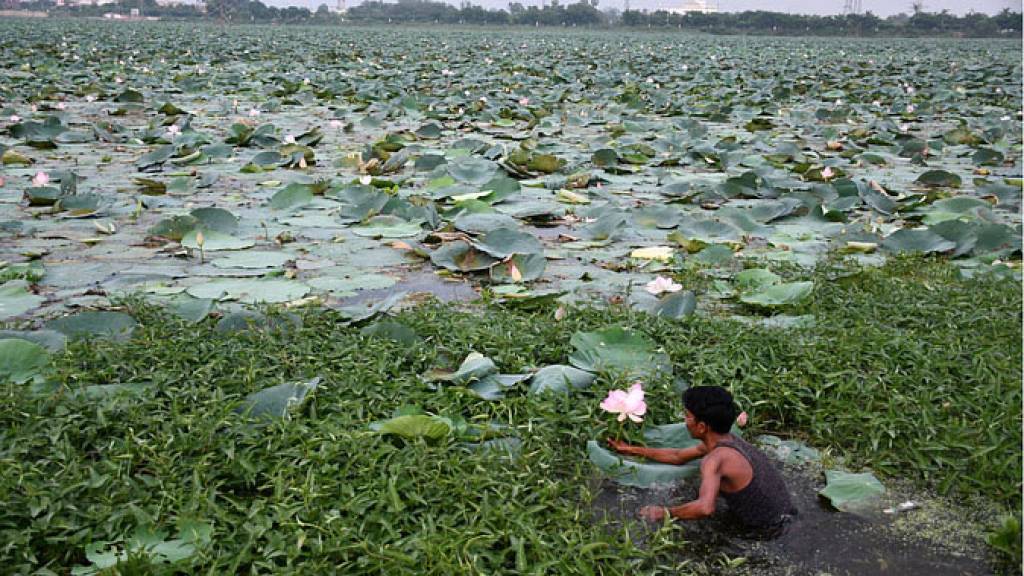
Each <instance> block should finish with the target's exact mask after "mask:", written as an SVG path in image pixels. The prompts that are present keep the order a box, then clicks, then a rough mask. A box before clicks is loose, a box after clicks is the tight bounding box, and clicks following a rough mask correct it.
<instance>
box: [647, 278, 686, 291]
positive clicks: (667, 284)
mask: <svg viewBox="0 0 1024 576" xmlns="http://www.w3.org/2000/svg"><path fill="white" fill-rule="evenodd" d="M682 289H683V286H682V284H676V283H675V282H673V281H672V279H671V278H665V277H664V276H658V277H657V278H655V279H654V280H651V281H650V282H648V283H647V284H646V285H645V286H644V290H647V291H648V292H649V293H651V294H654V295H655V296H657V295H659V294H664V293H666V292H670V293H671V292H679V291H680V290H682Z"/></svg>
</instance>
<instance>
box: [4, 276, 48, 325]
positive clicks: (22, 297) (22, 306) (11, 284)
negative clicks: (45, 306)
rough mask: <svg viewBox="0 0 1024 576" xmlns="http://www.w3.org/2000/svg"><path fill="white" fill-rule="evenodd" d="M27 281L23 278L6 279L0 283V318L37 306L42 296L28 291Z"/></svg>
mask: <svg viewBox="0 0 1024 576" xmlns="http://www.w3.org/2000/svg"><path fill="white" fill-rule="evenodd" d="M28 288H29V283H28V282H26V281H25V280H8V281H7V282H4V283H3V284H2V285H0V320H7V319H8V318H14V317H15V316H21V315H22V314H24V313H26V312H28V311H29V310H32V309H34V308H38V307H39V305H40V304H42V303H43V301H44V298H43V297H42V296H37V295H35V294H33V293H31V292H29V291H28Z"/></svg>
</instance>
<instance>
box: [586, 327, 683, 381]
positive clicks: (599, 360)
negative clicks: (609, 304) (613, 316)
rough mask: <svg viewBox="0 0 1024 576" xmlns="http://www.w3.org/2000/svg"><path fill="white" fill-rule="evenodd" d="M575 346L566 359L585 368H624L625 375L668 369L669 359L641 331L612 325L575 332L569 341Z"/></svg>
mask: <svg viewBox="0 0 1024 576" xmlns="http://www.w3.org/2000/svg"><path fill="white" fill-rule="evenodd" d="M569 343H570V344H572V346H573V348H575V349H576V350H575V351H574V352H573V353H572V354H570V355H569V363H570V364H572V365H573V366H575V367H577V368H580V369H582V370H586V371H588V372H609V371H610V372H625V373H627V374H629V375H639V374H653V373H657V372H664V373H666V374H670V373H671V372H672V362H671V361H670V360H669V357H668V355H667V354H665V353H664V352H662V351H660V350H658V349H657V347H656V346H655V345H654V343H653V342H651V341H650V340H648V339H647V338H646V337H645V336H643V335H642V334H638V333H636V332H632V331H630V330H627V329H625V328H621V327H618V326H613V327H610V328H604V329H602V330H597V331H595V332H577V333H575V334H573V335H572V339H571V340H570V341H569Z"/></svg>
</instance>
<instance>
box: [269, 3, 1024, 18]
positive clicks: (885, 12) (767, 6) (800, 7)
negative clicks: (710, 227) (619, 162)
mask: <svg viewBox="0 0 1024 576" xmlns="http://www.w3.org/2000/svg"><path fill="white" fill-rule="evenodd" d="M361 1H362V0H346V2H345V3H346V4H347V5H349V6H355V5H357V4H359V3H360V2H361ZM385 1H388V0H385ZM447 1H448V2H449V3H451V4H457V3H458V2H457V0H447ZM517 1H519V2H521V3H522V4H523V5H524V6H531V5H536V6H540V5H541V2H542V0H517ZM574 1H575V0H562V2H563V3H572V2H574ZM923 1H924V9H925V10H926V11H928V12H939V11H941V10H949V11H950V12H951V13H953V14H957V15H962V14H965V13H967V12H970V11H974V12H985V13H987V14H995V13H996V12H999V11H1000V10H1002V9H1004V8H1010V9H1012V10H1016V11H1018V12H1019V11H1021V4H1022V0H923ZM263 2H264V3H265V4H269V5H273V6H306V7H308V8H312V9H315V8H316V7H317V6H319V5H320V4H321V3H327V4H328V5H334V4H336V2H337V0H263ZM471 2H472V3H473V4H479V5H482V6H485V7H487V8H506V7H507V6H508V3H509V0H471ZM624 2H625V0H601V1H600V7H601V8H609V7H616V8H621V7H622V6H623V4H624ZM912 2H913V0H861V7H862V9H863V10H864V11H865V12H866V11H871V12H873V13H874V14H875V15H876V16H882V17H886V16H892V15H893V14H899V13H900V12H903V13H907V14H909V13H910V12H911V4H912ZM708 3H709V4H711V5H715V4H716V3H717V5H718V7H719V10H721V11H723V12H742V11H744V10H771V11H773V12H793V13H798V14H841V13H842V12H843V5H844V3H845V1H844V0H708ZM681 4H683V0H630V7H631V8H633V9H634V10H640V9H644V8H649V9H657V8H670V7H673V6H678V5H681Z"/></svg>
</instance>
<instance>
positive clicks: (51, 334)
mask: <svg viewBox="0 0 1024 576" xmlns="http://www.w3.org/2000/svg"><path fill="white" fill-rule="evenodd" d="M0 338H19V339H21V340H27V341H29V342H32V343H35V344H39V345H40V346H42V347H43V348H46V349H47V350H49V351H50V352H52V353H60V352H63V351H64V349H65V348H67V344H68V337H67V336H65V335H64V334H61V333H60V332H57V331H56V330H0Z"/></svg>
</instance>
